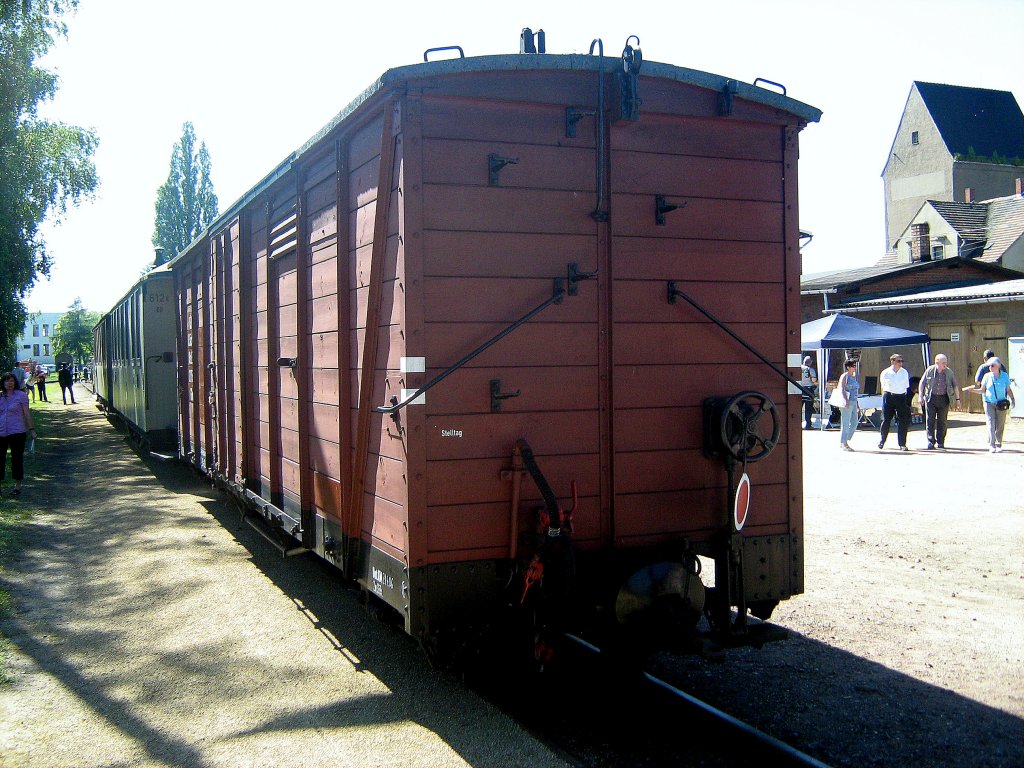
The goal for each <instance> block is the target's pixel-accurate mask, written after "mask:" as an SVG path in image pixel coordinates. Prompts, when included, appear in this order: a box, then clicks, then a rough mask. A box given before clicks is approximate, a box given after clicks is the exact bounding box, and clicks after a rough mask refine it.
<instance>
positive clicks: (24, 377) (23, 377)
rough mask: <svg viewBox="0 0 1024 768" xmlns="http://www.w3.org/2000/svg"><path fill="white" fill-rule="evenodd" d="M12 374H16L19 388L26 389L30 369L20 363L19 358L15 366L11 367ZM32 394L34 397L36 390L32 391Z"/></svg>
mask: <svg viewBox="0 0 1024 768" xmlns="http://www.w3.org/2000/svg"><path fill="white" fill-rule="evenodd" d="M11 375H12V376H14V381H15V382H16V383H17V385H18V389H20V390H24V389H25V386H26V384H25V382H27V381H28V371H26V370H25V369H24V368H22V367H21V366H20V365H18V361H17V360H15V361H14V367H13V368H12V369H11ZM32 396H33V398H34V397H35V392H33V393H32Z"/></svg>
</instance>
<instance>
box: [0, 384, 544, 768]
mask: <svg viewBox="0 0 1024 768" xmlns="http://www.w3.org/2000/svg"><path fill="white" fill-rule="evenodd" d="M78 400H79V405H78V406H75V407H69V408H67V409H63V408H62V409H60V410H56V409H55V413H54V416H53V420H52V423H51V433H52V434H50V435H42V436H41V437H40V440H39V443H38V445H37V452H36V455H35V457H34V458H33V459H32V460H31V463H30V465H29V467H28V474H29V478H28V479H27V480H26V498H28V496H29V495H30V494H31V496H32V498H33V499H36V500H40V501H42V502H43V504H44V505H45V507H46V508H47V509H48V510H49V511H48V512H46V513H45V514H43V515H42V516H40V517H38V518H37V519H36V520H35V521H34V522H33V524H32V525H31V527H30V529H29V531H28V534H27V541H28V544H27V546H26V548H25V551H24V553H23V556H22V557H21V558H20V559H19V560H18V561H16V562H15V563H13V564H11V566H10V567H9V568H8V569H7V570H6V571H5V572H2V573H0V586H2V587H3V588H4V589H6V590H8V591H9V592H10V593H11V595H12V598H13V603H14V609H13V611H11V612H8V613H7V614H5V615H3V616H0V632H2V633H3V635H4V636H6V637H7V638H8V639H9V646H10V647H12V648H13V653H12V654H11V658H10V659H9V667H10V671H11V676H12V678H13V680H12V682H11V683H10V684H9V685H6V686H4V687H0V766H3V767H4V768H15V767H16V766H17V767H18V768H21V767H25V768H46V767H48V766H55V767H56V766H61V767H62V768H66V767H68V766H75V767H76V768H77V767H82V768H90V767H91V766H150V765H163V766H181V767H182V768H186V767H187V768H202V767H204V766H211V767H212V766H305V765H314V764H315V765H331V766H360V767H365V766H376V765H385V764H386V765H389V766H423V765H430V766H464V765H467V764H469V765H481V766H482V765H488V766H554V765H564V763H562V762H561V761H560V760H559V759H557V758H555V757H553V756H552V755H551V754H550V753H549V752H548V751H547V750H546V749H545V748H543V747H542V746H540V745H539V744H537V743H536V742H535V741H534V740H533V739H532V738H530V737H529V736H527V735H526V734H525V733H524V732H523V731H522V730H521V729H520V728H519V727H518V726H517V725H515V724H514V723H512V722H510V721H509V720H508V719H507V718H505V717H504V716H502V715H501V714H499V713H498V712H497V711H496V710H495V709H494V708H493V707H491V706H489V705H488V704H486V703H484V702H483V701H481V700H480V699H479V698H477V697H476V696H474V695H472V694H470V693H468V692H467V691H465V690H463V689H462V688H461V687H459V686H457V685H454V684H453V683H451V682H450V681H448V680H446V679H444V678H443V677H441V676H439V675H436V674H434V673H432V672H431V671H430V670H429V669H428V668H427V666H426V664H425V662H424V659H423V658H422V657H421V656H419V655H418V654H417V653H416V652H415V649H414V647H413V645H412V643H411V642H410V641H409V640H408V638H405V637H403V636H401V635H398V634H397V633H392V632H390V631H388V630H386V629H385V628H383V627H382V626H381V625H379V624H375V623H374V621H373V620H372V619H371V618H369V617H368V616H367V614H366V612H365V611H364V610H363V609H362V608H361V607H360V606H359V604H358V601H357V599H356V596H355V595H354V593H352V592H351V591H346V590H345V589H344V588H343V587H342V586H341V584H340V582H339V580H338V579H337V577H336V575H335V574H333V573H332V572H331V571H329V570H328V569H326V568H325V567H322V566H321V565H319V564H318V563H317V562H316V561H315V560H314V559H312V558H309V559H303V558H292V559H291V560H289V561H284V560H283V559H281V558H280V556H279V555H278V554H277V552H276V551H274V550H272V549H271V548H270V547H269V546H267V545H266V544H265V543H264V542H263V541H262V540H261V539H260V538H259V537H258V536H257V535H256V534H255V533H254V532H252V531H251V530H250V529H249V528H248V527H247V526H240V525H239V518H238V515H237V513H235V512H234V511H232V510H230V509H228V507H226V506H225V505H224V504H223V502H222V500H221V498H220V497H219V495H218V494H216V493H214V492H212V491H209V490H208V489H206V488H205V486H203V485H202V484H200V483H198V482H197V481H196V479H195V477H194V476H193V475H191V474H190V473H188V472H187V470H185V469H184V468H182V467H180V466H178V465H176V464H174V463H159V462H155V463H144V462H143V461H141V460H140V459H139V457H138V456H137V455H136V454H135V453H134V452H132V451H130V450H128V446H127V444H126V442H125V441H124V439H123V437H122V435H120V434H118V433H116V432H115V431H114V430H112V429H111V428H110V426H109V425H108V423H107V421H106V419H105V418H103V417H102V416H101V415H100V414H99V413H98V412H97V411H96V409H95V407H94V404H93V400H92V397H91V396H90V395H86V393H85V392H84V391H82V390H81V388H79V395H78ZM83 401H84V402H83ZM4 503H11V502H7V501H5V502H4Z"/></svg>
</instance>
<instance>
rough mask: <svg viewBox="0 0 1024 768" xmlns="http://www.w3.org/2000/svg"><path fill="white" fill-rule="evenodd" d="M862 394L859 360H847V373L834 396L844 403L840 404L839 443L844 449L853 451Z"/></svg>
mask: <svg viewBox="0 0 1024 768" xmlns="http://www.w3.org/2000/svg"><path fill="white" fill-rule="evenodd" d="M859 394H860V382H859V381H858V380H857V361H856V360H847V361H846V373H844V374H843V375H842V376H840V377H839V382H838V383H837V384H836V393H835V394H834V395H833V397H841V398H842V399H843V402H844V403H845V404H844V405H841V406H839V416H840V422H841V426H840V430H839V445H841V446H842V448H843V450H844V451H852V450H853V448H851V447H850V438H851V437H853V433H854V432H856V431H857V395H859Z"/></svg>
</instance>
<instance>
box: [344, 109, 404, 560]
mask: <svg viewBox="0 0 1024 768" xmlns="http://www.w3.org/2000/svg"><path fill="white" fill-rule="evenodd" d="M382 112H383V114H382V116H381V118H380V119H379V120H374V121H372V122H371V123H369V124H368V125H366V126H365V127H363V128H362V129H361V130H359V131H356V132H355V133H354V134H353V135H352V137H351V139H350V141H349V142H348V150H349V155H348V162H347V166H348V168H349V169H350V170H349V174H350V183H349V190H350V193H349V194H350V196H349V201H348V202H349V206H350V209H349V219H350V222H351V224H350V227H351V229H350V241H349V253H348V257H349V259H350V260H351V262H352V264H353V266H354V268H355V274H354V280H353V283H352V285H353V287H354V290H353V292H352V295H351V296H350V299H349V301H350V309H351V312H352V322H351V326H350V329H349V333H351V334H352V335H353V338H354V339H355V344H353V346H352V355H353V356H352V361H351V364H352V368H353V371H354V372H355V373H354V378H353V381H352V386H353V388H354V392H355V393H356V394H355V396H354V398H353V406H354V412H353V424H354V425H355V430H354V443H353V450H354V457H353V472H352V479H351V483H350V488H349V493H348V499H349V505H350V507H349V509H351V511H352V513H353V514H354V515H355V516H356V517H357V522H358V530H359V531H360V532H361V536H362V538H364V539H368V540H369V541H370V543H371V544H372V545H373V546H374V547H376V548H378V549H380V550H381V551H382V552H385V553H387V554H388V555H390V556H392V557H394V558H396V559H397V560H399V561H404V560H405V559H406V553H407V551H408V536H407V504H408V486H407V483H406V471H405V466H404V461H405V451H404V448H403V444H402V435H401V434H400V433H399V432H398V430H397V427H395V428H394V429H392V428H391V426H389V425H392V422H391V420H390V419H388V420H387V424H382V417H381V416H380V414H377V413H375V412H374V409H375V408H376V407H377V406H378V405H382V404H384V403H387V402H388V400H389V399H390V398H391V397H398V398H401V396H402V391H401V390H402V387H401V381H400V379H401V377H400V375H399V374H398V371H399V369H400V367H401V366H400V360H401V358H402V357H403V356H404V355H405V354H406V349H405V343H406V340H405V335H404V330H403V310H404V301H396V300H395V295H396V293H397V292H398V290H399V284H400V282H401V281H402V279H403V275H402V269H403V263H402V262H403V256H402V238H401V234H400V222H399V215H398V213H399V209H398V199H399V197H400V196H401V190H400V189H399V183H400V178H401V163H402V158H403V151H404V147H403V143H402V135H401V131H402V121H403V115H402V113H401V109H400V105H399V102H398V101H397V100H392V101H389V102H387V103H385V104H384V105H383V107H382ZM375 172H376V175H375Z"/></svg>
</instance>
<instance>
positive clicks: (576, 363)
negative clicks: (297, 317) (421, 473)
mask: <svg viewBox="0 0 1024 768" xmlns="http://www.w3.org/2000/svg"><path fill="white" fill-rule="evenodd" d="M484 79H485V80H487V86H485V87H482V88H481V83H479V82H477V81H475V80H474V81H473V82H472V83H468V84H465V85H463V84H459V85H458V86H452V85H449V84H446V85H445V88H444V89H440V88H424V89H423V90H422V92H421V93H422V97H421V98H420V99H419V103H420V105H421V107H420V108H421V109H422V134H423V151H422V163H423V194H422V196H420V197H419V198H418V199H419V201H420V203H421V205H422V207H423V214H422V227H423V243H424V245H423V267H422V268H423V289H422V292H421V293H420V295H418V296H417V300H418V302H419V303H420V304H421V305H422V311H423V316H424V335H425V339H426V343H425V346H424V355H425V358H426V364H427V373H426V376H425V377H424V378H425V379H428V378H430V377H431V376H434V375H436V374H438V373H440V372H441V371H442V370H444V368H445V367H446V366H448V365H450V364H452V363H454V362H455V361H457V360H459V359H460V358H462V357H463V356H464V355H466V354H467V353H469V352H470V351H472V350H473V349H475V348H476V347H477V346H478V345H480V344H481V343H482V342H484V341H486V340H487V339H488V338H490V337H492V336H493V335H494V334H495V333H497V332H499V331H501V330H502V329H503V328H504V327H507V326H508V325H509V324H511V323H512V322H514V321H515V320H517V319H518V318H519V317H521V316H522V315H524V314H525V313H526V312H528V311H529V310H531V309H532V308H533V307H535V306H537V305H538V304H540V303H541V302H543V301H544V300H546V299H548V298H549V297H550V296H551V295H552V290H553V280H554V279H555V278H557V277H563V276H565V275H566V272H567V266H568V264H569V263H578V264H579V265H580V268H581V269H582V270H593V269H595V268H596V261H595V252H596V248H597V231H598V225H597V224H596V223H595V221H594V220H593V219H592V218H591V217H590V213H591V211H593V209H594V204H595V194H596V176H595V157H594V151H595V130H594V121H593V119H592V118H590V119H587V120H584V121H581V122H580V123H579V124H578V129H577V132H576V137H575V138H567V137H566V135H565V133H566V131H565V124H566V123H565V121H566V118H565V105H566V104H567V103H569V104H573V103H578V104H581V106H585V105H586V104H587V102H588V101H593V99H594V98H596V81H595V82H594V83H593V87H591V88H589V89H587V90H586V91H585V92H584V91H581V90H580V89H579V88H578V87H576V86H575V85H574V83H578V82H579V78H576V77H572V76H569V77H568V78H566V76H564V75H562V76H553V77H551V78H550V79H548V80H546V81H545V82H543V83H542V84H541V85H540V87H537V88H535V87H533V86H532V85H531V88H530V89H528V90H526V91H524V90H522V89H517V88H516V87H515V85H514V82H513V80H514V78H510V76H508V75H504V76H499V77H493V78H490V77H488V78H484ZM440 90H448V91H451V93H450V95H439V94H438V92H439V91H440ZM545 102H547V103H545ZM593 106H594V105H593V104H591V105H590V108H591V109H593ZM490 155H496V156H498V157H503V158H508V159H509V160H511V161H512V162H510V163H509V164H507V165H505V166H504V167H503V168H501V170H500V171H499V173H498V177H497V180H496V182H497V183H490V181H491V180H490V179H489V164H488V163H489V156H490ZM580 288H581V290H580V295H579V296H577V297H572V298H568V297H567V298H566V299H565V300H564V301H563V302H562V304H560V305H556V306H553V307H550V308H549V309H547V310H545V311H544V312H543V313H542V314H540V315H538V316H537V317H536V318H535V319H534V320H532V321H531V322H530V323H528V324H527V325H524V326H522V327H520V328H519V329H517V330H516V331H515V332H513V333H512V334H510V335H509V336H507V337H505V338H504V339H502V340H501V341H500V342H499V343H498V344H496V345H495V346H494V347H492V348H491V349H489V350H487V351H486V352H484V353H482V354H481V355H479V357H477V358H475V359H474V360H472V361H471V362H470V363H468V364H467V365H466V366H465V367H464V368H462V369H461V370H459V371H457V372H456V373H454V374H452V375H451V376H450V377H449V378H448V379H446V380H445V381H444V382H443V383H442V384H440V385H438V386H437V387H436V388H434V389H432V390H431V391H430V393H429V394H428V395H427V404H426V439H425V447H424V453H425V455H426V456H427V461H426V466H427V469H426V473H425V474H426V478H427V483H426V488H425V504H426V510H427V515H426V524H427V527H428V535H427V540H426V550H427V553H426V559H427V560H428V561H430V562H444V561H456V560H470V559H474V558H479V557H505V556H508V555H509V548H510V526H511V525H512V515H513V513H512V511H511V510H510V500H511V496H512V489H511V482H510V481H509V480H508V479H507V477H506V478H505V479H503V478H502V470H504V469H507V468H508V466H509V464H510V461H511V454H512V449H513V447H514V446H515V444H516V440H517V439H519V438H521V437H523V438H526V439H528V440H529V442H530V444H531V446H532V448H533V450H534V451H535V453H536V454H537V457H538V462H539V463H540V465H541V468H542V470H543V471H544V473H545V476H546V477H547V478H548V480H549V482H550V483H551V485H552V487H553V488H554V489H555V493H556V494H558V495H559V496H561V497H562V498H565V497H566V496H567V495H568V493H569V483H570V481H572V480H576V481H577V482H578V483H579V487H580V493H581V501H580V503H581V507H580V511H579V513H578V514H577V518H576V519H577V528H576V534H575V538H576V540H577V541H581V542H582V541H586V540H588V539H595V538H596V537H597V535H598V530H599V526H598V525H597V519H598V512H597V509H598V506H599V504H600V501H599V496H600V494H599V489H600V465H599V433H600V430H599V425H598V420H597V418H598V417H597V412H596V410H595V406H596V401H597V399H596V397H595V394H596V392H597V390H598V379H599V374H598V369H597V366H598V354H597V346H598V345H597V330H596V328H597V312H598V304H597V291H596V287H595V286H594V285H586V284H584V285H581V287H580ZM410 303H413V302H412V301H410ZM492 378H493V379H498V380H500V382H501V383H500V386H501V389H502V390H503V391H509V392H511V391H519V393H520V394H519V396H518V397H515V398H510V399H506V400H504V401H502V410H501V413H500V414H492V412H491V399H490V380H491V379H492ZM522 489H523V499H524V504H525V505H526V506H527V508H530V507H532V506H533V505H535V504H537V503H539V494H538V492H537V490H536V488H535V486H534V485H533V484H532V483H530V482H524V483H523V486H522ZM516 525H517V526H521V527H526V526H529V527H532V525H533V521H532V520H524V521H523V522H522V523H521V524H520V523H519V522H517V523H516ZM414 563H418V561H414Z"/></svg>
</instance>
